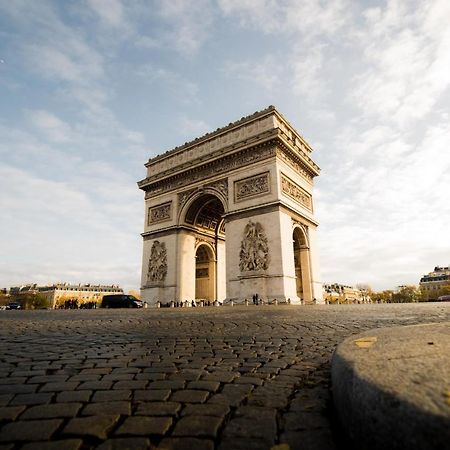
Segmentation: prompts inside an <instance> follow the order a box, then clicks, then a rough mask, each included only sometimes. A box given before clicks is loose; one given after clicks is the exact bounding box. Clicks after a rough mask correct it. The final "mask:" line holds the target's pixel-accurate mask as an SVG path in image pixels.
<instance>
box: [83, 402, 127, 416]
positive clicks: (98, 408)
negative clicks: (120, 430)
mask: <svg viewBox="0 0 450 450" xmlns="http://www.w3.org/2000/svg"><path fill="white" fill-rule="evenodd" d="M117 414H119V415H122V416H130V415H131V403H130V402H126V401H121V402H99V403H90V404H88V405H86V406H85V407H84V408H83V410H82V411H81V415H82V416H105V415H107V416H108V415H117Z"/></svg>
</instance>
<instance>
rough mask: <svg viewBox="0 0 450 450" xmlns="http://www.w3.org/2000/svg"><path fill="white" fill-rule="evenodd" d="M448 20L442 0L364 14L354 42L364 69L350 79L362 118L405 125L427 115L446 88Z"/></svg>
mask: <svg viewBox="0 0 450 450" xmlns="http://www.w3.org/2000/svg"><path fill="white" fill-rule="evenodd" d="M438 18H439V19H438ZM443 18H446V20H445V19H443ZM449 20H450V5H449V3H448V2H445V1H435V2H431V3H420V4H418V5H416V4H414V5H408V4H406V3H402V2H389V3H388V4H387V7H386V9H385V10H382V9H381V8H377V9H372V10H368V11H367V12H366V24H365V27H364V28H363V29H362V30H361V31H360V34H359V35H358V38H359V40H360V45H361V46H362V48H364V49H365V50H364V56H365V58H366V61H367V64H368V66H367V70H366V71H364V72H363V73H361V74H360V75H358V76H357V77H355V82H356V89H355V92H354V96H353V99H354V100H355V101H356V102H357V104H358V106H359V107H360V109H361V110H362V111H363V113H364V114H366V115H368V116H372V117H373V116H377V117H380V118H383V117H389V120H391V121H392V120H393V121H395V122H396V123H397V124H398V125H400V126H402V127H405V126H408V125H409V124H410V123H411V121H416V120H419V119H422V118H424V117H425V116H426V115H427V114H428V113H430V112H431V111H432V109H433V106H434V105H435V104H436V102H438V101H439V98H440V96H441V95H442V94H443V93H444V92H445V91H446V90H447V89H448V88H449V86H450V78H449V77H448V73H449V72H450V29H449V27H448V22H449Z"/></svg>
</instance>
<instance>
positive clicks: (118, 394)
mask: <svg viewBox="0 0 450 450" xmlns="http://www.w3.org/2000/svg"><path fill="white" fill-rule="evenodd" d="M130 398H131V391H128V390H121V391H119V390H116V391H97V392H95V393H94V396H93V397H92V401H93V402H114V401H120V400H129V399H130Z"/></svg>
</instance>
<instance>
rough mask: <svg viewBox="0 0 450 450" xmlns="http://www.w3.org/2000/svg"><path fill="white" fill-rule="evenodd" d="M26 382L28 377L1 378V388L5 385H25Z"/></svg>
mask: <svg viewBox="0 0 450 450" xmlns="http://www.w3.org/2000/svg"><path fill="white" fill-rule="evenodd" d="M26 381H27V378H26V377H14V376H12V375H10V376H9V377H1V378H0V386H1V385H4V384H24V383H25V382H26Z"/></svg>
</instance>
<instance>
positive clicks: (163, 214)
mask: <svg viewBox="0 0 450 450" xmlns="http://www.w3.org/2000/svg"><path fill="white" fill-rule="evenodd" d="M171 218H172V202H168V203H164V204H163V205H158V206H152V207H150V208H149V209H148V225H150V224H152V223H156V222H163V221H165V220H170V219H171Z"/></svg>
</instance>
